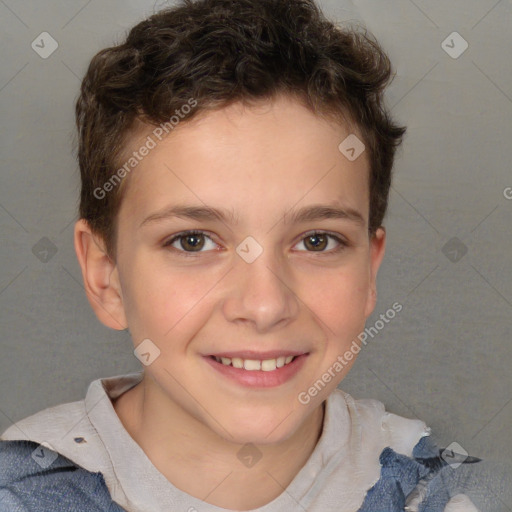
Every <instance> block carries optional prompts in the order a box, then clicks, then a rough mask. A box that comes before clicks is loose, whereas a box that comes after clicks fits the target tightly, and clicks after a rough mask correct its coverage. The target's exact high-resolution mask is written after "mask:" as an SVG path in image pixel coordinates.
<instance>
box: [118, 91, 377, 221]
mask: <svg viewBox="0 0 512 512" xmlns="http://www.w3.org/2000/svg"><path fill="white" fill-rule="evenodd" d="M155 130H158V128H155V127H153V126H148V125H143V124H142V123H139V124H138V126H137V131H136V132H134V133H133V135H132V137H131V138H130V139H129V141H128V142H129V144H128V146H127V148H128V151H127V152H126V153H125V155H124V158H128V157H129V155H131V154H133V152H134V151H137V150H138V149H139V148H141V147H142V146H144V145H146V146H151V149H150V150H149V151H147V152H145V153H146V155H145V156H143V157H142V158H141V157H140V155H139V158H140V161H138V163H137V165H136V167H134V169H133V171H131V172H130V174H129V176H128V181H127V183H125V184H124V187H125V190H124V198H123V203H122V205H121V208H122V209H123V206H125V205H129V206H130V211H131V212H132V213H133V214H134V215H143V214H145V213H147V212H148V210H152V209H153V210H154V209H157V208H159V207H164V206H166V205H168V203H169V201H171V200H179V201H180V202H184V201H185V202H191V201H193V202H194V203H195V204H199V203H203V204H208V205H210V206H226V204H228V205H229V207H230V208H232V209H234V210H236V211H237V212H238V210H243V211H245V212H246V213H247V214H250V210H249V206H250V205H259V206H260V210H261V208H263V207H264V208H267V209H268V208H269V207H270V205H272V208H274V206H275V207H280V209H282V208H284V207H285V206H291V205H293V204H294V203H298V202H300V201H301V200H303V201H306V200H307V201H308V202H310V203H312V202H316V203H322V202H324V203H325V202H326V201H331V202H332V201H333V200H339V201H340V202H341V203H343V204H345V205H346V206H348V207H354V208H355V207H356V206H359V207H360V206H361V204H362V203H365V204H366V205H367V203H368V175H369V170H368V169H369V165H368V158H367V155H366V152H364V153H363V154H362V155H361V156H360V157H359V158H357V159H356V160H355V161H352V162H351V161H349V160H348V159H347V158H346V157H345V156H344V155H343V154H342V153H341V152H340V150H339V149H338V146H339V145H340V143H341V142H342V141H343V140H344V139H345V138H346V137H347V136H348V135H350V134H355V135H356V136H358V138H360V139H362V137H361V135H360V133H359V131H358V130H357V128H356V127H355V126H354V125H353V124H352V125H349V124H347V123H346V122H344V121H343V120H342V119H340V121H338V122H334V121H332V120H327V119H326V118H324V117H322V116H320V115H317V114H314V113H313V112H311V111H310V110H309V109H307V108H306V107H304V106H303V105H302V104H301V103H299V102H298V101H297V100H294V99H293V98H290V97H286V96H280V97H277V98H274V99H273V100H269V101H265V102H263V101H262V102H260V103H257V104H254V105H251V106H249V105H246V104H241V103H234V104H232V105H230V106H228V107H224V108H220V109H217V110H211V111H203V112H201V113H199V114H198V115H197V117H195V118H194V119H192V120H190V121H186V122H182V123H181V124H178V125H176V126H175V127H174V128H173V129H172V131H170V134H169V135H168V136H166V137H165V138H162V140H159V137H158V136H157V135H155V133H156V134H159V133H160V132H161V130H160V132H158V131H157V132H155ZM347 203H352V204H347ZM356 203H357V204H356ZM301 205H302V204H301ZM363 213H364V214H365V216H366V217H367V211H366V208H365V209H364V212H363ZM259 214H260V215H261V211H260V212H259Z"/></svg>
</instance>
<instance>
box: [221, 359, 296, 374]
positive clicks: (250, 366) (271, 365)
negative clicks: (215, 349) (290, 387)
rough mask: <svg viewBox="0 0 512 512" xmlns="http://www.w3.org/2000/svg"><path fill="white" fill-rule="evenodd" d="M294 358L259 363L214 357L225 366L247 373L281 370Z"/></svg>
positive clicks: (258, 361) (267, 360) (266, 360)
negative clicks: (247, 371)
mask: <svg viewBox="0 0 512 512" xmlns="http://www.w3.org/2000/svg"><path fill="white" fill-rule="evenodd" d="M294 357H295V356H288V357H284V356H280V357H278V358H277V359H265V360H263V361H260V360H258V359H241V358H240V357H233V358H232V359H231V358H229V357H217V356H215V360H216V361H217V362H218V363H222V364H223V365H226V366H230V365H233V367H234V368H243V369H244V370H249V371H253V370H262V371H264V372H271V371H273V370H275V369H276V368H282V367H283V366H284V365H285V364H289V363H291V362H292V360H293V358H294Z"/></svg>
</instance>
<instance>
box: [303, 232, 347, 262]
mask: <svg viewBox="0 0 512 512" xmlns="http://www.w3.org/2000/svg"><path fill="white" fill-rule="evenodd" d="M301 244H302V245H304V249H302V248H299V252H317V253H319V254H320V253H321V254H325V255H326V256H327V255H329V254H335V253H337V252H340V251H342V250H343V249H345V248H347V247H348V246H349V243H348V242H346V241H345V240H343V238H341V236H337V235H335V234H332V233H326V232H323V231H314V232H311V233H308V234H306V236H305V237H304V238H302V240H301V241H300V242H299V243H298V244H297V245H296V247H299V246H300V245H301Z"/></svg>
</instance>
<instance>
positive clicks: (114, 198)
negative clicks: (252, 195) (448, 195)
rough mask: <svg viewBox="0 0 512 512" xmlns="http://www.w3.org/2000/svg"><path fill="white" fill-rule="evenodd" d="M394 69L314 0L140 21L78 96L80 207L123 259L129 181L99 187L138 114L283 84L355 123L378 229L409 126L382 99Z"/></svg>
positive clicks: (222, 4) (246, 97) (248, 1)
mask: <svg viewBox="0 0 512 512" xmlns="http://www.w3.org/2000/svg"><path fill="white" fill-rule="evenodd" d="M391 77H392V72H391V64H390V61H389V58H388V57H387V55H386V54H385V53H384V51H383V50H382V48H381V46H380V45H379V43H378V42H377V41H376V40H375V38H374V37H373V36H372V35H371V34H369V33H368V31H366V30H359V29H356V28H345V29H342V28H341V27H340V26H338V25H337V24H335V23H334V22H331V21H329V20H328V19H326V17H325V16H324V15H323V13H322V12H321V10H320V9H319V7H318V6H317V5H316V4H315V3H314V0H237V1H233V0H195V1H194V0H182V1H181V3H180V4H179V5H177V6H174V7H171V8H167V9H164V10H162V11H159V12H157V13H156V14H153V15H152V16H150V17H149V18H147V19H145V20H144V21H142V22H140V23H139V24H137V25H136V26H134V27H133V28H132V29H131V30H130V31H129V33H128V35H127V37H126V40H125V41H124V42H123V43H122V44H119V45H117V46H113V47H110V48H106V49H103V50H101V51H100V52H99V53H97V54H96V55H95V56H94V57H93V59H92V60H91V62H90V65H89V67H88V70H87V72H86V74H85V77H84V78H83V81H82V84H81V90H80V95H79V97H78V100H77V102H76V124H77V128H78V150H77V157H78V163H79V167H80V175H81V193H80V205H79V216H80V218H82V219H85V220H86V221H87V222H88V224H89V226H90V228H91V230H92V231H93V232H94V233H96V234H97V235H100V236H101V237H102V239H103V240H104V242H105V246H106V250H107V253H108V255H109V256H110V257H111V258H113V259H114V260H115V258H116V250H115V248H116V247H115V246H116V232H117V228H116V226H117V214H118V212H119V207H120V204H121V200H122V196H123V188H124V187H121V186H119V187H115V188H113V190H112V191H111V192H109V193H108V194H103V195H102V196H101V197H98V194H97V192H95V191H97V190H98V189H99V188H101V187H103V185H104V184H105V183H106V182H107V181H108V180H109V178H110V177H112V176H113V175H114V173H115V172H116V170H117V169H118V167H119V166H120V165H121V164H122V161H121V159H120V156H121V155H122V154H123V149H125V147H126V143H127V141H128V140H129V136H130V133H131V132H132V129H133V127H134V126H135V124H136V123H137V122H138V121H142V122H143V123H147V124H148V125H150V126H151V125H153V126H157V125H161V124H162V123H166V122H168V121H169V118H170V116H171V115H172V114H173V113H174V112H175V111H176V110H178V109H180V108H181V107H182V106H183V105H185V104H187V103H189V104H190V102H191V98H193V99H194V101H195V102H196V106H195V108H193V109H190V108H189V109H188V114H187V115H183V114H182V115H180V117H181V118H182V119H183V121H184V122H186V121H187V120H190V119H192V118H193V117H196V116H197V115H199V114H200V113H201V112H204V111H207V110H209V109H214V108H222V107H224V106H227V105H229V104H231V103H233V102H238V101H241V102H253V101H260V100H268V99H271V98H273V97H274V96H275V95H277V94H279V93H285V94H289V95H294V96H296V97H297V98H300V100H301V101H302V102H303V103H304V104H305V105H306V106H307V107H308V108H310V109H311V110H312V111H313V112H314V113H315V114H319V115H325V116H329V117H332V118H334V119H337V120H338V121H341V118H342V117H343V118H344V119H347V117H348V119H350V120H352V121H353V122H355V123H356V125H357V127H358V128H359V131H360V134H361V135H362V137H363V142H364V144H365V146H366V150H367V151H368V158H369V162H370V175H369V191H370V205H369V212H370V213H369V232H370V234H374V233H375V231H376V229H377V228H378V227H379V226H381V224H382V221H383V218H384V215H385V213H386V209H387V204H388V196H389V188H390V185H391V170H392V167H393V160H394V155H395V150H396V148H397V147H398V146H399V145H400V144H401V142H402V136H403V134H404V133H405V131H406V128H405V127H402V126H398V125H396V124H394V122H393V120H392V118H391V116H390V114H389V112H388V111H387V110H386V108H385V106H384V101H383V94H384V89H385V87H386V86H387V85H388V83H389V82H390V81H391ZM183 121H182V122H183ZM123 174H124V173H123ZM125 179H126V178H125Z"/></svg>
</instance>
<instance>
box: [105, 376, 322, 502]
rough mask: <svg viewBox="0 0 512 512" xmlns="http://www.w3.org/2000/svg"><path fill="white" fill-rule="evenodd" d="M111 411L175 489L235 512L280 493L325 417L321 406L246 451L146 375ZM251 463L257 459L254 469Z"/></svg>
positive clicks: (307, 452) (310, 447)
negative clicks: (285, 432)
mask: <svg viewBox="0 0 512 512" xmlns="http://www.w3.org/2000/svg"><path fill="white" fill-rule="evenodd" d="M114 409H115V411H116V413H117V415H118V416H119V419H120V420H121V422H122V423H123V425H124V427H125V429H126V430H127V432H128V433H129V434H130V436H131V437H132V438H133V439H134V440H135V442H137V444H139V446H140V447H141V448H142V449H143V450H144V452H145V453H146V455H147V457H148V458H149V459H150V460H151V462H152V464H153V465H154V466H155V467H156V469H158V471H159V472H160V473H162V474H163V475H164V476H165V477H166V478H167V480H169V482H171V483H172V484H173V485H174V486H175V487H177V488H178V489H180V490H182V491H184V492H186V493H187V494H190V495H191V496H194V497H196V498H198V499H201V500H203V501H205V502H207V503H210V504H212V505H215V506H218V507H222V508H227V509H236V510H251V509H254V508H258V507H262V506H264V505H266V504H267V503H270V502H271V501H272V500H274V499H275V498H277V497H278V496H279V495H280V494H282V493H283V492H284V490H285V489H286V487H287V486H288V485H289V484H290V483H291V481H292V480H293V479H294V477H295V476H296V475H297V473H298V472H299V471H300V469H301V468H302V467H303V466H304V464H305V463H306V461H307V460H308V458H309V457H310V455H311V453H312V452H313V450H314V448H315V446H316V444H317V442H318V439H319V437H320V435H321V432H322V428H323V417H324V405H323V404H322V405H321V406H319V407H318V408H317V409H315V410H314V411H313V412H312V413H311V414H310V416H308V418H307V419H306V421H304V422H303V424H302V425H301V426H300V427H299V428H298V429H297V431H295V432H294V433H293V434H292V435H291V436H290V437H289V438H287V439H286V440H283V441H282V442H279V443H274V444H265V445H260V444H258V445H256V446H254V445H253V446H245V448H244V445H243V444H236V443H233V442H230V441H228V440H226V439H224V438H222V437H221V436H219V435H218V434H217V433H216V432H214V431H212V430H211V429H210V428H209V427H208V426H207V425H204V424H203V423H201V422H200V421H198V420H197V419H195V418H193V417H192V416H190V415H189V414H188V413H187V412H186V411H185V410H183V409H182V408H181V407H180V406H179V405H178V404H176V403H174V402H173V401H172V400H169V399H168V397H167V396H165V395H164V394H163V391H162V390H161V389H160V388H159V387H158V386H157V385H156V383H155V382H154V381H152V379H150V378H148V377H147V375H146V374H145V376H144V379H143V380H142V382H141V383H140V384H138V385H137V386H135V387H134V388H132V389H130V390H129V391H127V392H126V393H124V394H123V395H121V396H120V397H119V398H118V399H117V400H115V401H114ZM241 449H242V452H240V453H239V451H240V450H241ZM237 454H238V456H236V455H237ZM234 455H235V456H234ZM244 456H245V457H244ZM251 457H253V459H251ZM254 457H260V458H259V460H258V461H257V462H256V463H254V462H253V461H254Z"/></svg>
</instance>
